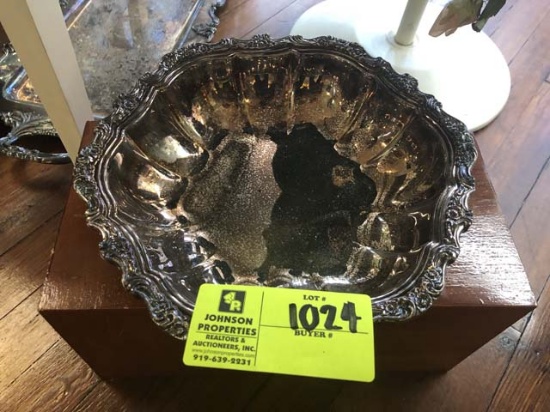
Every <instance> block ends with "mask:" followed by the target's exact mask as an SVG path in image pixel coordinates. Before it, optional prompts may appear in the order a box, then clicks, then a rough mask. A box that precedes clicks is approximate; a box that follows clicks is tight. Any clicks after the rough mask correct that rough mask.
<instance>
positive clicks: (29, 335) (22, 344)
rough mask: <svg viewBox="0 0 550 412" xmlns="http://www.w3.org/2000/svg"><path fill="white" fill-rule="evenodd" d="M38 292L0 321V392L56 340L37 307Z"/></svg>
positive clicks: (54, 334)
mask: <svg viewBox="0 0 550 412" xmlns="http://www.w3.org/2000/svg"><path fill="white" fill-rule="evenodd" d="M40 292H41V289H38V290H37V291H36V292H34V293H33V294H32V295H31V296H29V297H28V298H27V299H25V300H24V301H23V302H22V303H21V304H20V305H19V306H17V307H16V308H15V309H14V310H13V311H12V312H10V313H9V315H7V316H6V317H4V318H3V319H2V320H0V331H1V332H0V365H2V373H0V393H2V392H3V391H4V390H5V389H6V388H7V387H8V386H9V385H10V384H11V383H12V382H13V381H15V379H17V377H18V376H19V375H21V373H23V372H24V371H25V370H26V369H27V368H28V367H29V366H30V365H32V364H33V363H34V362H35V361H36V360H37V359H38V358H39V357H40V356H42V355H43V354H44V352H46V351H47V350H48V349H49V348H50V347H51V346H52V345H53V344H54V343H55V342H57V341H58V340H59V335H57V333H55V331H54V330H53V329H52V328H51V326H50V325H48V323H47V322H46V321H45V320H44V319H42V317H41V316H40V315H39V314H38V312H37V310H36V309H37V306H38V300H39V299H40Z"/></svg>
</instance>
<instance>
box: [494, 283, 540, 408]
mask: <svg viewBox="0 0 550 412" xmlns="http://www.w3.org/2000/svg"><path fill="white" fill-rule="evenodd" d="M549 405H550V281H549V282H547V283H546V286H545V288H544V291H543V292H542V294H541V299H540V300H539V307H538V308H537V309H536V310H535V311H534V312H533V315H532V317H531V320H530V322H529V324H528V325H527V328H526V329H525V332H524V334H523V335H522V337H521V340H520V342H519V345H518V347H517V349H516V352H515V353H514V356H513V358H512V360H511V362H510V365H509V367H508V369H507V370H506V374H505V375H504V378H503V379H502V382H501V384H500V387H499V390H498V392H497V393H496V396H495V398H494V399H493V402H492V403H491V407H490V408H489V411H495V412H505V411H511V412H512V411H513V412H515V411H541V412H542V411H547V410H548V407H549Z"/></svg>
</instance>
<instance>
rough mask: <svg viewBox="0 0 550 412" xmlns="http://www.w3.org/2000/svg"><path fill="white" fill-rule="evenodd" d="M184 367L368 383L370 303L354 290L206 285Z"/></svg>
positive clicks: (371, 359)
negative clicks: (340, 291) (271, 373)
mask: <svg viewBox="0 0 550 412" xmlns="http://www.w3.org/2000/svg"><path fill="white" fill-rule="evenodd" d="M183 362H184V363H185V364H186V365H188V366H202V367H207V368H221V369H237V370H246V371H256V372H273V373H283V374H289V375H302V376H315V377H321V378H334V379H344V380H353V381H363V382H371V381H372V380H373V379H374V335H373V325H372V306H371V301H370V298H369V297H368V296H366V295H360V294H353V293H336V292H320V291H309V290H301V289H283V288H267V287H256V286H232V285H231V286H230V285H213V284H204V285H202V286H201V288H200V291H199V295H198V297H197V303H196V305H195V310H194V313H193V317H192V320H191V326H190V328H189V335H188V338H187V343H186V347H185V352H184V355H183Z"/></svg>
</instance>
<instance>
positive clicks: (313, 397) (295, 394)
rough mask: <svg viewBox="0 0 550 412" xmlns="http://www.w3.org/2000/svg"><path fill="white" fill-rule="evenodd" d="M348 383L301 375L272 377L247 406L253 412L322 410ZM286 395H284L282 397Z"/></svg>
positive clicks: (325, 408)
mask: <svg viewBox="0 0 550 412" xmlns="http://www.w3.org/2000/svg"><path fill="white" fill-rule="evenodd" d="M345 385H346V382H343V381H335V380H331V379H314V378H306V377H301V376H282V375H273V376H272V377H271V378H270V379H269V380H268V381H267V382H266V384H265V385H263V386H262V387H261V388H260V390H259V391H258V392H256V394H255V395H254V397H253V398H252V400H251V401H250V402H249V403H248V404H247V408H246V409H247V410H251V411H267V410H278V411H303V410H308V411H309V410H310V411H322V410H327V409H328V406H329V405H330V404H331V403H332V402H333V401H334V399H335V398H336V396H338V394H339V393H340V391H341V390H342V388H343V387H344V386H345ZM283 394H284V395H283Z"/></svg>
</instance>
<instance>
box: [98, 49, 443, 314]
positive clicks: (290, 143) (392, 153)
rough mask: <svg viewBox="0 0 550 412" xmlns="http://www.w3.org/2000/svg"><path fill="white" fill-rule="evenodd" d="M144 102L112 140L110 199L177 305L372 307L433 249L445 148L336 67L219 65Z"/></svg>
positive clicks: (380, 91) (318, 57) (283, 62)
mask: <svg viewBox="0 0 550 412" xmlns="http://www.w3.org/2000/svg"><path fill="white" fill-rule="evenodd" d="M151 98H152V102H151V104H150V105H149V106H148V107H147V109H146V110H144V111H142V112H140V113H139V116H138V117H136V118H134V119H133V121H132V122H130V123H129V124H128V126H127V127H126V128H124V129H122V131H121V133H123V136H122V139H121V142H120V144H118V145H117V146H116V147H115V148H114V149H113V153H112V154H111V155H110V157H109V160H108V162H107V163H106V165H105V170H106V174H107V180H106V185H107V186H108V191H109V192H110V193H111V194H112V196H113V197H114V198H116V199H117V208H116V213H115V215H116V216H115V217H116V219H118V220H119V222H120V223H122V224H123V225H126V227H130V228H132V230H130V231H129V233H130V235H131V233H135V234H137V235H135V236H136V239H135V240H136V244H138V245H139V247H140V248H142V250H143V251H144V256H146V257H147V258H146V261H145V262H143V263H144V265H146V266H147V267H148V268H149V270H150V271H151V272H153V273H155V274H156V275H157V276H159V277H161V278H162V280H163V281H164V282H165V283H166V284H167V285H168V287H169V288H171V289H173V291H175V292H176V295H177V296H179V297H180V299H181V302H180V303H181V304H182V305H183V306H188V305H189V302H194V299H195V294H196V290H197V288H198V286H199V285H200V284H201V283H204V282H218V283H233V282H236V283H243V284H264V285H270V286H288V287H298V288H319V289H326V290H346V291H357V292H364V293H368V294H369V295H370V296H371V297H373V298H375V299H381V298H383V297H385V296H388V295H391V294H394V293H397V292H398V291H399V290H400V289H402V288H404V287H406V286H407V285H408V283H409V282H410V280H411V279H412V278H413V277H414V276H415V274H416V273H417V272H418V271H421V270H424V269H425V265H426V262H427V256H428V254H429V250H430V248H431V247H433V245H434V244H437V243H438V242H440V241H441V239H442V238H443V231H444V228H443V223H442V220H443V217H442V215H441V214H442V213H443V212H442V207H441V203H442V200H441V199H442V198H443V197H444V194H445V191H446V190H447V187H448V186H449V184H451V183H452V179H453V177H452V168H453V165H452V161H451V160H452V159H451V157H452V150H451V149H450V147H449V144H448V141H447V140H446V139H445V138H444V133H443V132H442V131H441V129H440V128H439V127H438V126H437V125H436V123H435V122H433V121H432V120H431V119H430V118H429V117H428V116H426V115H425V114H423V113H422V112H421V111H419V110H418V109H417V108H416V107H415V104H414V103H413V102H412V101H409V100H407V99H406V98H404V97H402V96H401V95H400V94H399V92H398V91H396V90H394V89H393V88H392V87H391V85H388V84H386V83H385V82H383V81H381V80H380V79H379V78H378V77H377V74H376V73H372V72H369V71H368V70H366V68H365V67H363V66H361V65H360V64H359V63H358V62H356V61H353V60H351V59H350V58H349V57H347V56H344V55H340V54H338V53H329V52H322V51H320V50H319V49H315V50H310V51H308V50H301V51H297V50H289V49H286V50H274V51H270V52H265V51H262V52H261V53H259V52H258V51H254V50H252V51H246V50H242V51H238V52H234V53H232V54H229V55H222V54H219V55H216V54H214V55H211V56H208V58H207V59H206V58H205V59H198V60H195V61H193V62H191V63H189V64H186V65H182V67H181V68H180V69H179V70H177V71H176V72H174V74H173V76H172V77H171V79H170V82H169V84H167V85H166V86H165V87H163V88H160V89H159V90H157V91H156V92H155V93H154V96H153V97H151ZM130 235H129V236H130Z"/></svg>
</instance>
